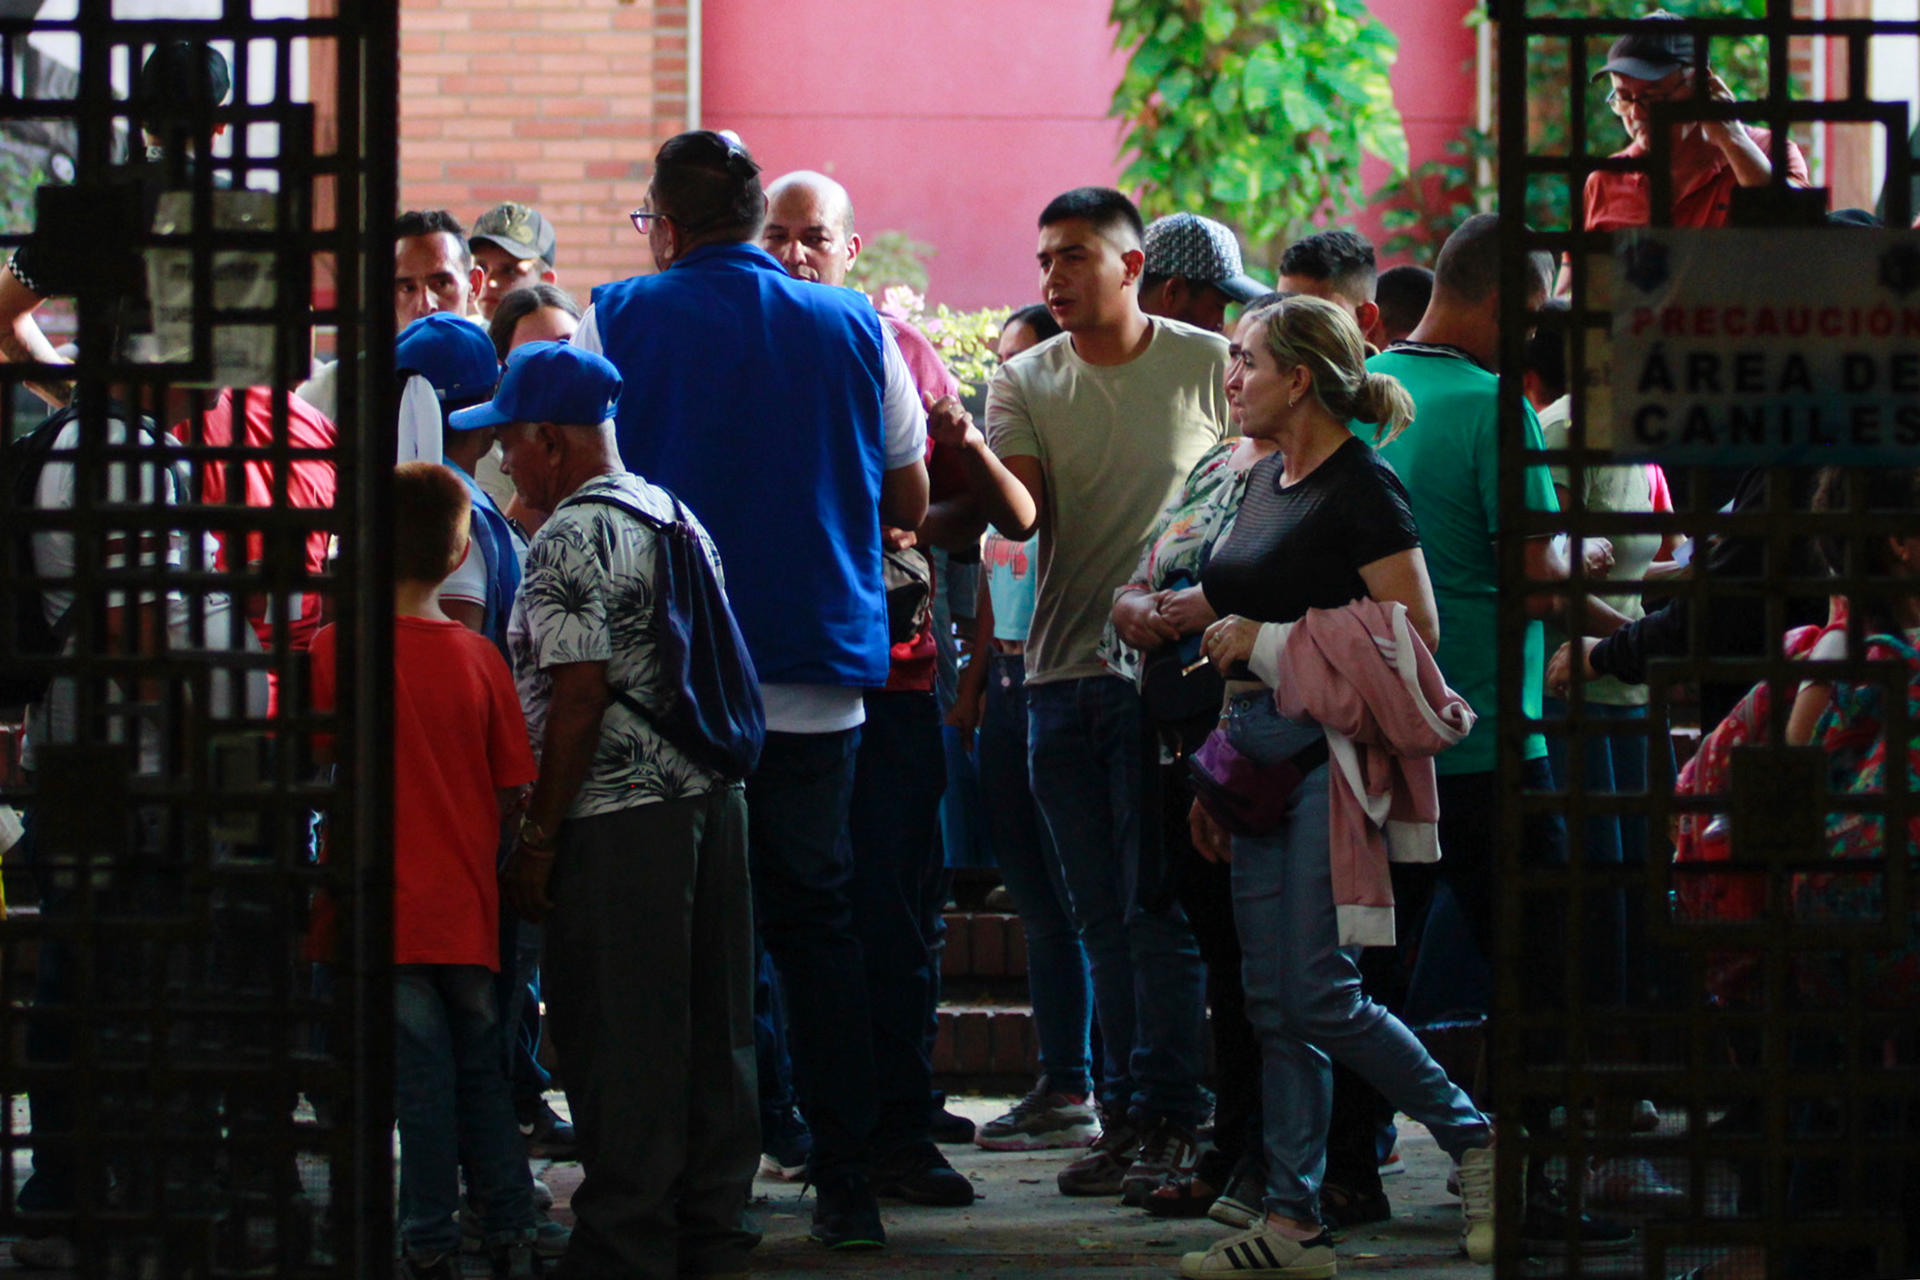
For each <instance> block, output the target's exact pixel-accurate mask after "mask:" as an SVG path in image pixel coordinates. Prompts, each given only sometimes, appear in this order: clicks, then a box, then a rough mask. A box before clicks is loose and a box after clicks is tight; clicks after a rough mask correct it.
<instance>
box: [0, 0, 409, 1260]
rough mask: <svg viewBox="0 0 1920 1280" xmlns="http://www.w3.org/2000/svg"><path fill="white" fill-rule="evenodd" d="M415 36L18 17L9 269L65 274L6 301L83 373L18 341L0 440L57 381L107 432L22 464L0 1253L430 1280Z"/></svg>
mask: <svg viewBox="0 0 1920 1280" xmlns="http://www.w3.org/2000/svg"><path fill="white" fill-rule="evenodd" d="M23 7H24V8H25V10H26V11H27V12H26V13H25V14H22V8H23ZM36 10H37V12H36ZM397 23H398V15H397V6H396V5H395V4H394V3H393V2H392V0H170V2H167V3H160V2H157V0H44V2H43V3H42V4H40V5H38V6H36V5H34V4H32V3H28V4H26V5H24V6H12V5H10V6H9V7H8V10H7V13H6V15H5V16H4V17H0V72H3V73H4V75H5V80H4V84H3V85H0V139H4V140H5V145H4V146H3V147H0V152H3V153H4V154H0V160H8V158H9V157H13V158H14V159H12V160H11V161H9V163H10V164H11V166H12V167H11V168H8V166H7V164H0V169H5V170H6V172H4V173H0V178H5V179H6V180H7V181H9V182H11V183H12V184H13V187H10V188H9V189H8V190H7V191H6V192H5V193H0V194H4V195H5V196H6V197H7V198H6V200H4V201H0V208H3V209H4V211H7V212H10V213H16V214H17V215H18V216H15V217H14V220H13V221H12V223H11V224H10V225H6V226H5V227H4V228H3V229H4V231H5V233H6V234H4V235H3V236H0V243H4V244H5V245H6V246H7V247H8V252H12V248H13V246H19V245H22V244H23V243H31V244H33V245H34V246H36V247H35V248H33V249H25V250H22V251H21V252H22V254H23V255H25V256H23V257H22V258H21V259H20V262H21V263H22V264H24V268H25V269H24V270H16V271H15V272H14V274H13V278H12V280H10V281H8V282H5V283H6V288H5V289H0V296H6V297H12V298H14V299H15V300H18V299H19V298H21V297H22V295H21V294H20V293H19V290H18V285H22V284H23V285H25V286H27V288H28V290H29V291H30V293H31V294H33V295H35V296H40V295H47V296H46V297H45V301H43V302H41V303H40V304H39V306H38V307H37V308H36V309H34V310H33V311H32V313H31V314H32V316H33V318H34V321H35V323H37V324H38V326H39V327H40V328H41V329H42V330H43V331H45V332H46V333H47V334H48V336H49V338H50V340H52V341H53V342H56V343H57V342H60V341H62V340H68V339H70V340H71V342H72V343H73V349H72V350H71V353H70V358H71V360H72V363H71V364H70V365H64V366H56V365H50V364H38V363H32V362H29V363H18V362H17V361H20V360H22V359H28V360H29V361H31V358H32V357H33V355H34V354H35V353H36V352H37V351H38V350H39V349H38V348H35V347H32V346H23V345H21V343H22V340H21V339H19V338H17V337H15V336H13V335H11V334H10V335H9V336H8V337H6V338H0V348H5V354H6V355H8V356H9V357H10V358H11V359H12V360H14V361H16V362H15V363H5V364H0V392H4V393H5V394H4V397H3V398H4V402H5V404H6V407H7V409H8V413H7V416H6V421H5V426H4V429H0V439H4V440H7V441H14V440H18V439H21V438H23V437H26V436H28V435H29V433H31V432H32V431H34V429H35V428H36V426H37V424H38V423H39V422H40V420H41V419H42V417H44V416H45V415H46V414H47V413H48V411H49V405H48V404H45V403H42V402H41V401H40V400H39V399H37V398H35V396H34V395H33V394H31V393H30V392H29V391H28V390H27V388H28V387H29V386H30V385H31V386H36V387H40V388H43V389H46V390H47V391H48V394H49V395H51V396H52V398H53V400H55V401H59V400H63V399H66V398H67V397H68V395H69V393H70V395H71V404H72V407H73V410H74V412H73V414H72V417H71V425H69V426H67V427H66V428H64V430H62V432H61V433H60V434H59V435H58V436H56V437H51V442H52V449H51V451H50V452H48V451H46V450H41V451H40V452H41V453H43V454H44V455H45V457H44V465H40V464H39V462H38V460H36V466H37V470H36V472H35V474H36V476H37V480H36V481H35V482H34V483H33V484H31V485H27V486H25V487H19V486H17V485H16V484H15V478H16V470H15V468H16V466H17V465H18V460H19V459H20V458H21V457H23V456H24V455H23V453H22V452H21V450H20V448H19V447H16V446H11V445H10V446H9V450H8V459H9V461H8V469H7V483H6V484H5V485H4V486H0V543H3V544H4V546H3V547H0V551H4V555H0V676H4V677H5V679H6V680H7V682H8V683H9V685H10V686H12V687H14V688H15V689H16V695H15V699H14V700H15V701H16V703H20V702H24V704H25V705H24V706H21V705H16V706H13V707H6V708H0V731H3V732H4V741H0V747H4V748H5V751H4V755H0V784H4V787H3V789H0V803H4V804H5V805H8V806H11V807H12V808H13V809H14V810H16V811H17V812H18V813H19V814H20V815H22V816H23V817H24V819H25V835H24V837H23V838H22V839H21V840H20V841H19V842H18V843H17V844H14V845H13V847H12V848H11V850H10V851H8V852H7V853H6V856H5V863H4V866H5V876H6V881H5V884H6V890H7V897H8V899H9V906H10V908H11V913H10V914H9V915H8V917H7V919H6V920H5V923H4V924H0V965H4V968H3V969H0V986H3V991H0V995H3V996H4V998H3V999H0V1040H3V1041H4V1043H5V1045H6V1053H5V1056H4V1059H3V1063H4V1065H0V1086H3V1087H4V1091H5V1094H6V1097H7V1099H8V1101H9V1103H10V1106H9V1108H8V1111H7V1114H6V1117H5V1119H4V1122H3V1123H0V1145H4V1156H5V1159H0V1235H4V1236H7V1237H12V1238H14V1240H15V1241H16V1242H20V1241H24V1242H25V1243H16V1244H15V1246H14V1247H15V1248H16V1249H27V1250H32V1251H35V1252H36V1253H37V1255H38V1258H39V1260H40V1261H42V1262H48V1261H56V1262H58V1261H63V1262H64V1263H65V1264H66V1266H67V1267H68V1268H70V1269H71V1271H72V1272H74V1273H76V1274H80V1275H85V1276H122V1275H124V1276H165V1277H174V1276H182V1277H185V1276H194V1277H198V1276H222V1275H276V1276H311V1277H322V1276H355V1277H360V1276H382V1275H387V1274H390V1272H391V1269H392V1267H393V1265H394V1264H393V1261H392V1258H393V1242H392V1182H391V1179H392V1155H391V1146H390V1143H391V1114H392V1113H391V1107H392V1100H391V1052H392V1043H393V1025H392V1018H393V1015H392V1004H391V994H390V990H389V988H388V984H387V978H388V975H389V972H390V969H389V966H390V964H391V954H392V953H391V942H390V933H391V930H390V919H389V917H390V914H391V875H390V870H389V866H390V864H389V863H388V861H387V847H388V843H389V833H390V831H391V801H390V789H389V770H390V758H389V753H388V752H387V750H386V744H387V743H388V742H389V740H390V729H389V721H390V710H389V702H390V696H389V695H390V693H391V658H390V648H389V645H390V636H389V629H390V623H389V619H390V616H391V584H390V578H389V576H388V573H387V572H386V568H387V567H386V565H385V564H384V563H383V557H382V555H381V554H380V549H381V548H382V547H383V545H384V539H385V537H386V531H387V529H388V519H389V517H388V507H387V502H386V500H385V497H384V495H385V493H386V485H385V483H384V481H385V479H386V477H387V476H388V474H390V469H391V466H392V443H391V438H390V432H389V431H388V430H387V429H384V428H385V427H386V424H390V423H391V421H392V412H393V410H392V404H391V394H390V391H389V384H390V382H391V351H392V347H393V332H392V329H391V327H390V326H391V320H390V316H391V314H392V313H391V311H390V310H389V308H388V306H387V304H386V296H387V290H388V289H389V288H390V280H391V257H390V255H391V249H390V244H391V234H390V232H391V225H392V210H393V209H394V207H395V199H396V176H395V165H396V159H397V147H396V129H397V114H398V112H397V57H396V46H397ZM183 42H184V43H183ZM207 50H212V51H214V52H215V53H216V54H217V55H218V60H219V61H222V62H224V64H225V65H226V67H227V69H228V72H227V76H226V77H225V78H226V79H228V80H230V84H231V91H230V92H228V93H224V94H219V93H216V92H214V90H215V88H216V87H217V85H218V81H219V79H220V78H221V77H220V76H219V74H218V73H217V71H210V70H208V68H209V67H210V66H211V65H213V63H212V61H210V60H209V59H208V57H207V55H206V51H207ZM150 59H152V60H153V67H152V69H150V68H149V60H150ZM49 68H51V70H49ZM169 68H171V70H169ZM23 139H24V140H25V141H24V143H21V142H20V140H23ZM16 143H19V145H15V144H16ZM18 157H25V159H24V160H21V159H18ZM14 188H18V191H17V192H16V191H15V190H14ZM22 193H24V194H22ZM49 263H57V264H58V279H57V280H55V279H54V278H53V268H51V267H49V266H48V265H47V264H49ZM36 271H40V272H44V273H45V274H44V276H43V277H42V278H38V279H36V278H33V275H34V272H36ZM29 301H31V300H29ZM316 332H321V333H328V332H332V333H334V334H336V335H337V340H336V345H337V354H338V355H339V357H340V358H341V360H342V363H341V366H340V375H339V383H338V385H339V392H338V396H339V401H338V403H339V412H338V421H337V423H336V424H335V426H334V429H333V434H331V435H329V434H328V433H327V432H326V431H324V430H322V429H321V428H319V427H316V426H315V425H314V424H313V421H312V419H311V418H310V417H309V416H308V415H306V414H305V412H304V410H298V406H297V405H296V404H295V403H294V402H293V401H292V400H291V399H290V396H291V392H292V389H293V388H294V387H296V386H297V385H299V384H300V383H301V382H303V381H304V380H305V379H306V378H307V377H308V376H309V375H310V373H311V372H312V370H311V368H310V352H311V349H312V346H313V335H314V334H315V333H316ZM143 419H144V421H143ZM23 602H30V603H28V604H24V605H23ZM49 605H50V606H51V607H46V606H49ZM35 608H39V609H40V614H39V617H40V618H43V619H44V620H45V621H46V622H47V623H49V624H52V626H51V635H50V636H49V635H45V634H38V633H36V623H35V614H34V612H33V610H34V609H35ZM323 621H330V622H332V623H334V624H336V625H337V626H338V627H339V635H340V637H341V639H340V643H339V653H340V662H339V676H338V696H337V699H336V702H335V705H334V706H333V708H332V709H328V710H322V709H318V708H316V705H315V698H314V692H315V691H314V683H313V681H312V679H311V678H310V671H309V665H308V662H307V658H306V654H305V647H306V644H307V643H308V642H309V641H310V639H311V636H312V634H313V632H314V631H315V630H316V628H317V626H318V625H319V624H320V623H321V622H323ZM33 675H38V676H40V677H43V678H44V681H45V683H44V687H43V688H40V689H30V691H28V692H25V693H21V692H18V689H19V688H20V686H18V685H15V684H14V682H15V681H16V680H17V679H19V678H24V677H27V676H33ZM23 721H24V724H25V730H24V737H25V748H24V750H25V758H22V742H21V739H22V731H21V727H20V726H21V723H22V722H23ZM328 742H330V743H331V750H332V753H333V757H334V759H335V760H336V763H335V764H334V765H332V766H331V767H325V766H324V765H323V764H322V753H323V751H324V749H325V744H327V743H328Z"/></svg>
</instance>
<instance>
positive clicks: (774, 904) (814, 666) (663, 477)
mask: <svg viewBox="0 0 1920 1280" xmlns="http://www.w3.org/2000/svg"><path fill="white" fill-rule="evenodd" d="M766 215H767V199H766V195H765V193H764V192H763V191H762V189H761V185H760V166H759V165H758V164H756V163H755V162H754V159H753V157H752V156H751V155H750V154H749V153H748V152H747V149H746V148H745V147H744V146H742V145H741V143H740V141H739V139H737V138H734V137H732V136H730V135H727V134H723V133H713V132H709V131H705V130H696V131H694V132H691V133H683V134H680V135H678V136H677V137H674V138H670V139H668V140H667V142H666V143H665V144H664V145H662V146H661V148H660V151H659V153H658V154H657V155H656V156H655V157H654V168H653V181H652V182H651V184H649V186H648V189H647V202H646V204H645V205H644V206H643V207H641V208H640V209H636V210H635V211H634V213H633V215H632V216H633V222H634V226H635V227H636V229H638V230H639V231H640V232H641V234H643V235H645V236H646V237H647V244H648V247H649V248H650V249H651V250H652V253H653V261H654V265H655V266H656V267H657V268H658V269H659V270H658V273H657V274H655V275H651V276H637V277H635V278H633V279H630V280H623V281H621V282H619V283H617V284H610V285H604V286H602V287H600V288H598V289H596V290H594V293H593V305H592V307H590V308H589V309H588V311H587V314H586V315H584V316H582V317H581V320H580V328H579V331H578V332H577V333H576V334H575V335H574V344H575V345H576V346H578V347H580V348H582V349H583V350H588V351H604V352H605V353H606V355H607V358H608V359H609V360H611V361H612V362H613V364H614V366H615V367H616V368H618V369H619V370H620V372H621V375H622V376H623V377H624V378H625V379H626V384H627V387H628V395H627V398H626V399H625V401H623V402H622V405H621V410H620V415H619V420H618V421H619V439H620V454H621V457H622V458H623V459H624V460H625V461H626V463H627V465H628V466H629V467H632V468H633V469H634V470H636V471H639V472H641V473H642V474H644V475H646V476H647V477H648V478H650V479H652V480H655V481H657V482H659V483H661V484H664V485H667V486H668V487H670V488H671V489H673V491H674V492H676V493H678V494H679V495H680V496H681V498H682V499H684V500H685V501H686V503H687V505H688V506H690V507H692V508H693V510H694V511H696V512H698V513H699V515H700V518H701V520H702V521H704V522H705V523H706V526H707V527H708V528H709V529H710V530H712V532H713V540H714V543H715V544H716V545H717V546H718V547H719V548H720V553H721V555H722V556H724V557H725V558H726V559H727V563H728V578H729V594H730V596H731V598H732V600H733V606H734V612H735V614H736V615H737V616H738V618H739V620H740V627H741V631H742V632H743V633H744V635H745V636H746V641H747V648H748V651H749V652H750V653H751V655H752V657H753V663H754V666H755V668H756V669H757V670H758V672H759V674H760V679H761V681H762V682H763V683H762V692H763V694H764V697H765V701H766V710H767V741H766V748H765V750H764V751H763V753H762V754H761V757H760V765H759V768H758V769H757V770H756V772H755V773H754V775H753V776H752V777H751V778H749V779H748V780H747V802H748V809H749V813H750V815H751V819H752V831H751V835H750V841H751V844H752V860H751V861H752V867H753V882H754V913H755V916H756V917H757V924H758V927H759V930H760V936H761V939H762V941H763V942H764V943H765V945H766V948H767V950H768V952H770V953H771V954H772V956H773V961H774V965H775V967H776V968H777V969H778V970H779V973H780V976H781V978H782V980H783V984H784V987H785V993H786V996H787V1011H788V1019H787V1020H788V1030H789V1033H790V1036H791V1040H792V1049H793V1057H794V1062H795V1064H796V1066H797V1068H798V1071H799V1074H800V1075H801V1076H802V1077H803V1078H804V1084H803V1090H802V1098H801V1109H802V1110H803V1111H804V1112H805V1113H806V1117H807V1122H808V1123H809V1124H810V1125H811V1126H812V1128H813V1135H814V1147H813V1156H812V1161H811V1176H812V1179H813V1185H814V1188H815V1190H816V1192H817V1193H818V1199H817V1201H816V1203H815V1206H814V1217H813V1235H814V1238H815V1239H817V1240H819V1241H821V1242H822V1243H824V1244H826V1245H828V1246H829V1247H831V1248H844V1249H856V1248H877V1247H879V1246H881V1245H883V1244H884V1243H885V1240H886V1232H885V1229H884V1227H883V1226H882V1224H881V1221H880V1213H879V1207H878V1204H877V1202H876V1200H875V1196H874V1187H873V1180H872V1172H873V1160H874V1157H875V1155H876V1154H877V1153H875V1152H874V1151H873V1150H872V1145H873V1134H874V1126H875V1120H876V1115H875V1097H876V1092H877V1090H876V1085H875V1076H874V1057H873V1043H872V1035H871V1030H870V1029H871V1025H872V1010H871V1005H870V1002H869V997H868V991H867V980H866V972H865V959H864V956H863V953H862V951H861V947H860V942H859V940H858V938H857V937H856V936H855V935H854V933H853V930H852V924H851V912H852V908H851V904H850V901H849V897H848V877H849V875H850V873H851V855H850V853H849V850H848V842H847V840H846V835H845V832H846V825H847V816H848V804H849V798H850V795H851V790H852V786H853V777H854V756H855V752H856V750H857V749H858V746H859V740H860V726H861V724H862V723H863V721H864V719H865V711H864V706H863V699H862V694H863V691H864V690H867V689H874V688H879V687H881V686H882V685H884V684H885V683H886V680H887V669H888V663H887V659H888V651H889V646H888V643H887V636H888V632H887V609H886V599H885V595H884V591H883V586H882V583H883V577H882V571H881V556H880V526H881V524H882V523H883V522H884V523H886V524H888V525H891V526H893V527H894V528H898V529H917V528H919V527H920V524H921V521H922V520H923V519H924V518H925V515H926V509H927V469H926V463H925V456H926V447H927V436H926V414H925V412H924V411H923V409H922V408H921V403H920V396H919V393H918V392H917V391H916V390H915V389H914V384H913V377H912V374H911V373H910V372H909V371H908V369H907V364H906V361H905V360H904V359H903V358H902V356H901V354H900V349H899V346H898V345H897V344H896V343H895V341H894V339H893V337H892V335H891V333H889V332H888V330H887V327H886V326H885V325H884V324H883V323H882V322H881V319H880V316H879V314H878V313H877V312H876V311H874V309H873V305H872V304H871V303H870V302H868V301H867V299H866V297H865V295H863V294H860V293H856V292H854V291H853V290H850V289H828V288H822V287H820V286H819V285H816V284H812V283H810V282H808V281H805V280H797V279H794V278H793V277H792V276H791V275H789V274H788V272H787V270H786V268H785V267H783V266H781V264H780V262H779V261H778V260H777V259H775V258H774V257H773V256H772V255H771V254H769V253H767V252H766V250H764V249H762V248H761V247H760V246H759V245H757V244H755V243H753V241H754V240H755V238H756V237H757V236H758V234H759V232H760V227H761V224H762V223H763V222H764V221H765V219H766ZM751 1044H752V1041H751V1038H749V1039H748V1040H747V1042H746V1045H747V1048H748V1051H749V1052H751Z"/></svg>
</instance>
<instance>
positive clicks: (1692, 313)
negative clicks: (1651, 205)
mask: <svg viewBox="0 0 1920 1280" xmlns="http://www.w3.org/2000/svg"><path fill="white" fill-rule="evenodd" d="M1612 367H1613V378H1612V388H1611V389H1612V393H1613V394H1612V404H1613V447H1614V449H1615V451H1616V452H1617V453H1618V454H1619V455H1620V456H1621V457H1623V458H1645V459H1651V460H1654V461H1659V462H1675V463H1708V464H1727V465H1737V466H1747V465H1753V464H1759V463H1805V464H1824V463H1854V464H1858V463H1877V462H1892V463H1899V464H1901V465H1906V466H1912V465H1915V464H1917V463H1920V235H1915V234H1913V233H1909V232H1892V233H1887V232H1877V231H1870V230H1862V229H1857V228H1850V227H1838V226H1834V227H1814V228H1805V229H1794V230H1768V231H1763V230H1744V229H1738V230H1736V229H1721V230H1708V231H1698V230H1690V231H1666V230H1645V231H1636V232H1632V233H1623V234H1621V235H1619V236H1618V237H1617V244H1616V248H1615V261H1614V296H1613V349H1612Z"/></svg>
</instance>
